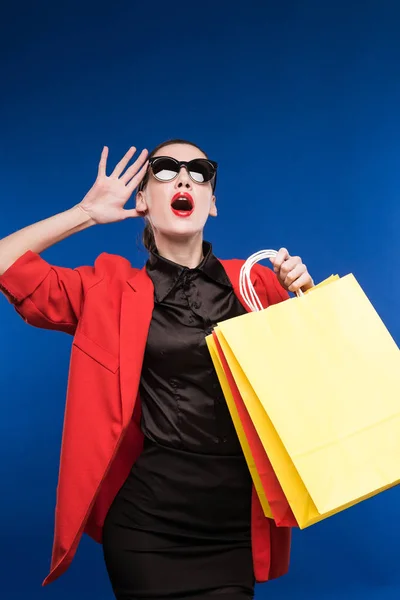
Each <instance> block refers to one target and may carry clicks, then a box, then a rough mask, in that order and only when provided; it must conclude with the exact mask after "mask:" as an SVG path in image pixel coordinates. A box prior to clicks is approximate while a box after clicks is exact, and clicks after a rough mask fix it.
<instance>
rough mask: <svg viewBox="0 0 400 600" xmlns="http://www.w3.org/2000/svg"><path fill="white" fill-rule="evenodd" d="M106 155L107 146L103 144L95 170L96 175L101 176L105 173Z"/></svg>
mask: <svg viewBox="0 0 400 600" xmlns="http://www.w3.org/2000/svg"><path fill="white" fill-rule="evenodd" d="M107 157H108V148H107V146H104V148H103V150H102V153H101V156H100V162H99V168H98V171H97V175H98V177H102V176H103V175H105V174H106V167H107Z"/></svg>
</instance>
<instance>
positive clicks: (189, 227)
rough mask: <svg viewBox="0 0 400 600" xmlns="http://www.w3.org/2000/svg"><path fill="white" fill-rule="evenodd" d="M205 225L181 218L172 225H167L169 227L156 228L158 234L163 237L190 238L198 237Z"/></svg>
mask: <svg viewBox="0 0 400 600" xmlns="http://www.w3.org/2000/svg"><path fill="white" fill-rule="evenodd" d="M204 225H205V223H203V222H201V223H199V222H198V221H197V222H194V221H190V217H189V218H181V219H179V220H176V221H175V222H174V223H171V224H169V227H168V228H167V227H160V228H157V230H158V231H159V233H160V234H161V235H163V236H165V237H179V238H181V237H191V236H194V235H199V234H201V233H202V232H203V229H204Z"/></svg>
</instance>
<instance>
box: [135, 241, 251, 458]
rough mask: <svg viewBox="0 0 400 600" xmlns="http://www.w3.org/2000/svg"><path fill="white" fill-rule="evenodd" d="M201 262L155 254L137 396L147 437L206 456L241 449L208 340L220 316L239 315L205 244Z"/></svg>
mask: <svg viewBox="0 0 400 600" xmlns="http://www.w3.org/2000/svg"><path fill="white" fill-rule="evenodd" d="M203 253H204V259H203V260H202V262H201V264H200V265H199V266H198V267H196V268H194V269H189V268H187V267H182V266H180V265H178V264H176V263H173V262H171V261H170V260H167V259H165V258H162V257H161V256H160V255H159V254H157V253H152V254H151V255H150V257H149V260H148V262H147V264H146V269H147V273H148V275H149V276H150V278H151V279H152V281H153V284H154V299H155V304H154V311H153V317H152V321H151V325H150V329H149V334H148V340H147V347H146V352H145V356H144V362H143V368H142V377H141V386H140V395H141V400H142V429H143V432H144V434H145V436H146V437H147V438H149V439H150V440H153V441H155V442H158V443H160V444H163V445H165V446H170V447H173V448H177V449H182V450H188V451H192V452H198V453H205V454H214V455H215V454H222V455H237V454H241V448H240V444H239V441H238V438H237V435H236V432H235V429H234V426H233V424H232V420H231V417H230V414H229V411H228V408H227V406H226V402H225V399H224V397H223V393H222V390H221V387H220V384H219V381H218V378H217V375H216V373H215V370H214V367H213V364H212V361H211V357H210V354H209V351H208V348H207V345H206V342H205V337H206V335H208V334H209V333H211V331H212V328H213V326H214V325H215V324H216V323H218V322H219V321H224V320H225V319H230V318H232V317H236V316H239V315H242V314H244V313H245V312H246V310H245V309H244V307H243V306H242V305H241V303H240V302H239V300H238V299H237V297H236V296H235V293H234V291H233V288H232V285H231V283H230V281H229V279H228V276H227V275H226V273H225V270H224V268H223V266H222V264H221V263H220V262H219V261H218V259H217V258H216V257H215V256H214V254H213V253H212V247H211V245H210V244H209V243H207V242H204V245H203Z"/></svg>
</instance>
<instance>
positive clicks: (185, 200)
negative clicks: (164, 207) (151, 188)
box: [171, 192, 194, 217]
mask: <svg viewBox="0 0 400 600" xmlns="http://www.w3.org/2000/svg"><path fill="white" fill-rule="evenodd" d="M171 209H172V212H173V213H174V214H175V215H177V216H178V217H189V216H190V215H191V214H192V212H193V210H194V201H193V198H192V196H191V195H190V194H188V193H186V192H185V193H178V194H175V196H174V197H173V198H172V200H171Z"/></svg>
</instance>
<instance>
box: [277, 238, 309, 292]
mask: <svg viewBox="0 0 400 600" xmlns="http://www.w3.org/2000/svg"><path fill="white" fill-rule="evenodd" d="M270 261H271V262H272V264H273V265H274V271H275V273H276V276H277V278H278V280H279V283H280V284H281V286H282V287H283V288H285V290H289V292H293V293H296V292H298V291H299V290H300V289H301V291H302V292H306V291H307V290H309V289H310V288H312V287H314V282H313V280H312V277H311V275H310V273H309V272H308V271H307V267H306V265H305V264H304V263H303V261H302V260H301V258H300V257H299V256H290V254H289V252H288V251H287V250H286V248H281V249H280V250H279V252H278V254H277V255H276V256H275V258H271V259H270Z"/></svg>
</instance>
